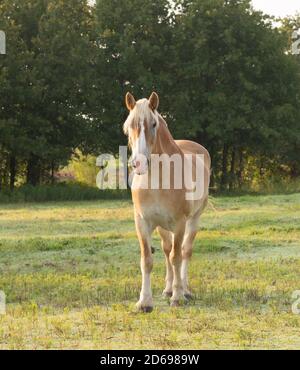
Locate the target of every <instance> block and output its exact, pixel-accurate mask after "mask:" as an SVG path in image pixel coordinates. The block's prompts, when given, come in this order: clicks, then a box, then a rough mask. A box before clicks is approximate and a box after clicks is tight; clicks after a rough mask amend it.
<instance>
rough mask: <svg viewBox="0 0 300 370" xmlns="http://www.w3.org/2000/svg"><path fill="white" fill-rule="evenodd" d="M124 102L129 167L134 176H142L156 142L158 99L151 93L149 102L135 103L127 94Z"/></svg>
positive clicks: (145, 100) (142, 100) (139, 101)
mask: <svg viewBox="0 0 300 370" xmlns="http://www.w3.org/2000/svg"><path fill="white" fill-rule="evenodd" d="M125 102H126V106H127V108H128V110H129V116H128V118H127V120H126V122H125V123H124V132H125V134H126V135H128V141H129V146H130V147H131V150H132V159H131V165H132V167H133V169H134V172H135V173H136V174H138V175H143V174H145V173H146V172H147V171H148V165H149V162H150V156H151V153H152V149H153V147H154V145H155V142H156V136H157V128H158V124H159V120H158V113H157V108H158V104H159V98H158V95H157V94H156V93H152V94H151V96H150V98H149V100H148V99H141V100H138V101H137V102H136V101H135V99H134V97H133V96H132V95H131V94H130V93H127V94H126V98H125Z"/></svg>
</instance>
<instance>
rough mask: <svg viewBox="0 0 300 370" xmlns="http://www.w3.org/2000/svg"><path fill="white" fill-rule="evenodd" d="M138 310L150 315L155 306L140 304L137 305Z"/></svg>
mask: <svg viewBox="0 0 300 370" xmlns="http://www.w3.org/2000/svg"><path fill="white" fill-rule="evenodd" d="M136 308H137V310H138V311H140V312H145V313H149V312H152V311H153V306H150V305H148V306H146V305H143V304H142V303H141V302H138V303H137V304H136Z"/></svg>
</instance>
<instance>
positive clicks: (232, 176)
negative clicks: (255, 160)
mask: <svg viewBox="0 0 300 370" xmlns="http://www.w3.org/2000/svg"><path fill="white" fill-rule="evenodd" d="M234 184H235V148H234V147H233V148H232V154H231V163H230V182H229V190H230V191H232V190H233V189H234Z"/></svg>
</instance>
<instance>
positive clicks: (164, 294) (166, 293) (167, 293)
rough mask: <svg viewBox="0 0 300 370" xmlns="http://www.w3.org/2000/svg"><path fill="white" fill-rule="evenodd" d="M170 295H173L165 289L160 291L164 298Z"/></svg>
mask: <svg viewBox="0 0 300 370" xmlns="http://www.w3.org/2000/svg"><path fill="white" fill-rule="evenodd" d="M172 295H173V293H172V292H165V291H163V292H162V296H163V297H165V298H171V297H172Z"/></svg>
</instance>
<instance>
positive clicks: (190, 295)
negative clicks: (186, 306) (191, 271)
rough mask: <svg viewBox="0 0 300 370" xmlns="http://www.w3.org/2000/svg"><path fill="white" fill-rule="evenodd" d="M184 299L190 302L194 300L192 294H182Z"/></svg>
mask: <svg viewBox="0 0 300 370" xmlns="http://www.w3.org/2000/svg"><path fill="white" fill-rule="evenodd" d="M184 298H185V299H187V300H188V301H192V300H193V299H194V296H193V295H192V293H184Z"/></svg>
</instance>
